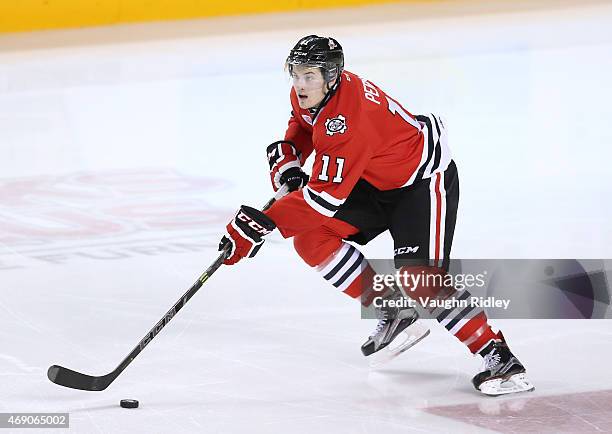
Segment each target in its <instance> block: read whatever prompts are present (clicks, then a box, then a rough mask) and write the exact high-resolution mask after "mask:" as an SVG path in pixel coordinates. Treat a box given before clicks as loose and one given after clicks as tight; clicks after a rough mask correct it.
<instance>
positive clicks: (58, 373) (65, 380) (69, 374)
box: [47, 365, 112, 391]
mask: <svg viewBox="0 0 612 434" xmlns="http://www.w3.org/2000/svg"><path fill="white" fill-rule="evenodd" d="M47 377H48V378H49V380H51V381H52V382H53V383H55V384H59V385H60V386H64V387H68V388H70V389H78V390H90V391H100V390H104V389H106V388H107V387H108V385H109V384H110V383H111V382H112V379H110V378H109V377H110V375H104V376H102V377H93V376H91V375H85V374H81V373H80V372H76V371H73V370H72V369H68V368H64V367H63V366H58V365H53V366H51V367H49V369H48V370H47ZM109 380H110V381H109Z"/></svg>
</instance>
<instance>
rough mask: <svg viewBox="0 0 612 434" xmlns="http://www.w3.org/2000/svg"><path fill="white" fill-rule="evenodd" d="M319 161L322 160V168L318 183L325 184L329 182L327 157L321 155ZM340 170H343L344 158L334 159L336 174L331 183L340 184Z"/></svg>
mask: <svg viewBox="0 0 612 434" xmlns="http://www.w3.org/2000/svg"><path fill="white" fill-rule="evenodd" d="M321 160H323V167H322V168H321V173H320V174H319V181H325V182H327V181H329V176H328V170H329V155H326V154H323V155H321ZM342 169H344V158H342V157H336V174H335V175H334V177H333V179H332V182H335V183H336V184H340V183H341V182H342Z"/></svg>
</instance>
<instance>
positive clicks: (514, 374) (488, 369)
mask: <svg viewBox="0 0 612 434" xmlns="http://www.w3.org/2000/svg"><path fill="white" fill-rule="evenodd" d="M499 336H500V338H501V340H500V341H495V342H491V343H490V344H489V345H487V346H486V347H485V348H484V349H483V350H482V351H480V355H481V356H482V357H483V358H484V368H483V371H482V372H480V373H479V374H477V375H476V376H475V377H474V378H473V379H472V383H473V384H474V387H475V388H476V390H479V391H481V392H482V393H484V394H485V395H489V396H497V395H505V394H508V393H517V392H531V391H532V390H534V389H535V387H534V386H533V384H531V382H530V381H529V379H528V378H527V374H526V371H525V367H524V366H523V364H522V363H521V362H519V360H518V359H517V358H516V357H515V356H514V354H512V353H511V352H510V349H509V348H508V345H507V344H506V342H505V340H504V337H503V335H502V334H501V333H499Z"/></svg>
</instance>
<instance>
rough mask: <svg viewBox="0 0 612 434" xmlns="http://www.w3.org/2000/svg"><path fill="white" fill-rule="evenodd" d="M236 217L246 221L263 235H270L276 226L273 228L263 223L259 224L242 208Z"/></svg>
mask: <svg viewBox="0 0 612 434" xmlns="http://www.w3.org/2000/svg"><path fill="white" fill-rule="evenodd" d="M236 219H237V220H240V221H243V222H245V223H246V224H247V225H248V227H249V228H251V229H253V230H254V231H255V233H257V234H259V235H260V236H262V237H263V236H264V235H268V234H269V233H270V232H272V231H273V230H274V228H272V229H266V228H264V227H263V226H262V225H260V224H258V223H257V222H256V221H254V220H253V219H252V218H251V217H249V216H248V215H246V214H245V213H244V212H242V210H241V211H238V215H237V216H236ZM275 227H276V226H275Z"/></svg>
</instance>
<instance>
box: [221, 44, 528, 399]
mask: <svg viewBox="0 0 612 434" xmlns="http://www.w3.org/2000/svg"><path fill="white" fill-rule="evenodd" d="M286 68H287V70H288V72H289V74H290V76H291V79H292V89H291V93H290V99H291V106H292V112H291V117H290V119H289V125H288V128H287V131H286V134H285V137H284V140H281V141H278V142H274V143H273V144H271V145H270V146H268V148H267V153H268V161H269V164H270V176H271V180H272V184H273V187H274V189H275V190H278V189H279V188H280V187H281V186H282V185H283V184H287V186H288V187H289V190H290V191H291V193H289V194H288V195H286V196H285V197H283V198H282V199H280V200H278V201H277V202H276V203H274V205H272V207H271V208H269V209H268V210H267V211H266V212H260V211H258V210H256V209H254V208H251V207H248V206H244V205H243V206H242V207H241V208H240V209H239V211H238V212H237V213H236V216H235V217H234V219H233V220H232V221H231V222H230V223H229V224H228V225H227V234H226V235H225V236H224V237H223V238H222V240H221V243H220V249H222V248H224V247H227V246H228V245H229V246H230V250H229V253H228V255H227V256H226V259H225V262H224V263H225V264H227V265H231V264H235V263H236V262H238V261H239V260H240V259H242V258H244V257H253V256H255V254H256V253H257V251H258V250H259V249H260V248H261V246H262V244H263V242H264V236H265V235H267V234H268V233H270V232H271V231H272V230H274V229H275V228H278V230H279V231H280V233H281V234H282V235H283V237H285V238H290V237H293V244H294V247H295V250H296V251H297V253H298V254H299V255H300V257H301V258H302V259H303V260H304V261H305V262H306V263H307V264H308V265H309V266H311V267H314V268H315V269H316V270H317V271H318V272H319V273H320V274H321V276H322V277H323V278H324V279H325V280H327V281H328V282H329V283H331V284H332V285H333V286H334V287H336V288H337V289H339V290H341V291H343V292H344V293H346V294H348V295H349V296H351V297H354V298H358V297H359V298H360V299H361V302H362V303H363V304H364V305H369V304H370V303H371V301H372V299H373V296H376V295H381V294H374V292H372V291H370V290H369V288H370V287H371V280H372V276H373V275H374V271H373V269H372V267H371V266H370V265H369V264H368V261H367V259H366V258H365V257H364V255H363V254H361V253H360V252H359V250H358V249H357V248H356V247H355V246H354V245H352V244H349V243H348V242H347V241H352V242H355V243H358V244H366V243H367V242H369V241H371V240H372V239H373V238H375V237H376V236H377V235H379V234H380V233H382V232H384V231H386V230H389V232H390V233H391V236H392V238H393V242H394V259H395V262H396V266H397V267H402V268H401V269H402V270H403V271H408V272H411V273H420V272H423V271H425V272H427V273H434V274H435V273H442V274H444V273H445V272H446V271H447V270H448V261H449V255H450V250H451V243H452V239H453V233H454V229H455V220H456V216H457V206H458V201H459V180H458V175H457V168H456V165H455V163H454V161H453V160H452V158H451V154H450V151H449V149H448V146H447V132H446V127H445V125H444V123H443V122H442V119H440V118H439V117H438V116H436V115H433V114H429V115H424V116H414V115H412V114H411V113H410V112H408V111H407V110H406V109H405V108H404V107H403V106H402V105H401V104H400V103H399V102H398V101H397V100H395V99H393V98H392V97H391V96H389V95H388V94H386V93H385V92H383V91H382V90H381V89H380V88H379V87H378V86H376V85H374V84H373V83H371V82H370V81H368V80H366V79H364V78H361V77H359V76H358V75H356V74H354V73H352V72H349V71H346V70H344V54H343V50H342V47H341V46H340V44H339V43H338V41H336V40H335V39H333V38H329V37H319V36H316V35H309V36H306V37H304V38H302V39H300V41H298V43H297V44H296V45H295V46H294V47H293V49H292V50H291V51H290V53H289V56H288V58H287V61H286ZM313 152H314V159H315V160H314V165H313V170H312V175H311V176H310V178H309V177H308V175H306V174H305V173H304V171H303V170H302V165H303V164H304V162H305V160H306V159H307V158H308V157H309V156H310V155H311V154H313ZM406 260H408V261H409V262H408V264H409V265H405V264H406V263H405V262H403V261H406ZM451 292H452V291H451ZM454 292H456V291H454ZM408 295H410V296H412V297H418V296H433V297H449V296H451V295H453V294H449V292H448V290H446V289H444V288H435V287H434V288H432V287H429V288H425V287H424V288H417V290H415V291H414V292H413V293H412V294H408ZM382 297H383V298H384V299H385V300H388V299H397V298H399V297H403V294H402V293H401V292H400V291H394V290H393V289H388V290H386V291H385V292H384V293H383V294H382ZM387 305H388V304H387ZM468 314H469V315H468ZM377 316H378V318H379V323H378V325H377V327H376V329H375V331H374V333H373V334H372V336H370V337H369V338H368V340H367V341H366V342H365V343H364V345H363V346H362V352H363V353H364V355H366V356H370V355H372V354H374V353H377V352H379V351H380V350H382V349H384V348H386V347H388V346H390V344H391V343H392V342H393V341H394V339H396V338H397V337H398V336H399V335H401V334H404V335H406V336H409V337H410V339H408V340H406V341H405V343H404V344H402V345H400V346H398V347H397V348H398V349H397V351H396V354H397V353H399V352H401V351H403V350H405V349H407V348H409V347H410V346H412V345H414V344H415V343H416V342H418V341H419V340H420V339H422V338H423V337H425V336H426V335H427V333H429V330H428V329H426V328H423V326H420V325H419V322H417V319H418V314H417V312H416V311H415V310H414V309H412V308H405V309H400V308H390V307H381V308H378V311H377ZM434 316H435V318H436V319H437V320H438V322H440V323H441V324H442V325H443V326H445V327H446V329H448V330H449V331H450V332H451V333H452V334H453V335H455V336H456V337H457V338H458V339H459V340H460V341H461V342H463V343H464V344H465V345H466V346H467V347H468V349H469V350H470V351H471V352H472V353H473V354H480V355H481V356H482V357H483V358H484V362H485V368H484V369H483V371H482V372H481V373H479V374H478V375H476V376H475V377H474V379H473V384H474V386H475V387H476V389H478V390H480V391H481V392H483V393H486V394H490V395H499V394H505V393H512V392H520V391H526V390H533V386H532V385H531V383H530V382H529V381H528V380H527V378H526V376H525V368H524V367H523V365H522V364H521V363H520V362H519V361H518V359H517V358H516V357H515V356H514V355H513V354H512V353H511V352H510V350H509V349H508V346H507V344H506V342H505V339H504V337H503V335H502V334H501V332H497V333H495V332H493V330H492V329H491V327H490V326H489V324H488V320H487V317H486V315H485V313H484V311H478V312H477V311H471V312H466V311H465V309H456V310H454V309H446V310H444V309H442V310H441V311H436V312H434ZM398 340H399V339H398Z"/></svg>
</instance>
